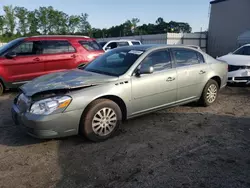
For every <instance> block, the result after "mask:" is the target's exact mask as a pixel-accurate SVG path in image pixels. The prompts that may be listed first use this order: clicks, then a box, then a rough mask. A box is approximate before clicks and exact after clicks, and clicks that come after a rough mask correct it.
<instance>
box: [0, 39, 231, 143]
mask: <svg viewBox="0 0 250 188" xmlns="http://www.w3.org/2000/svg"><path fill="white" fill-rule="evenodd" d="M51 39H53V40H55V41H56V43H57V42H58V40H59V41H60V44H61V40H63V39H62V38H53V37H51V38H49V40H51ZM19 40H21V41H19ZM46 40H48V37H46V38H43V37H31V38H25V39H18V40H17V41H14V42H11V43H10V44H8V45H7V46H6V47H5V48H3V49H5V50H3V49H1V51H2V50H3V53H2V54H3V55H2V62H1V63H0V67H1V68H2V67H4V68H5V71H7V73H5V72H4V74H5V75H8V76H7V77H6V78H8V79H7V80H8V83H9V82H10V83H13V82H15V81H16V80H18V79H17V78H19V79H20V80H26V78H27V80H28V79H32V78H33V77H37V76H40V77H38V78H35V79H33V80H32V81H30V82H28V83H26V84H24V85H22V86H21V87H20V90H21V92H20V94H19V95H18V96H17V97H16V98H15V100H14V103H13V106H12V117H13V120H14V122H15V123H16V124H17V125H20V127H22V128H24V130H25V131H26V132H27V133H28V134H30V135H32V136H34V137H38V138H57V137H64V136H71V135H77V134H82V135H84V136H85V137H87V138H88V139H90V140H92V141H103V140H105V139H108V138H110V137H111V136H112V135H114V133H115V131H116V130H117V129H118V127H119V125H120V124H121V123H122V121H123V120H125V119H130V118H133V117H136V116H140V115H143V114H146V113H149V112H153V111H156V110H160V109H163V108H169V107H173V106H176V105H182V104H186V103H190V102H193V101H198V102H199V103H200V104H202V105H203V106H209V105H212V104H213V103H214V102H215V101H216V99H217V96H218V93H219V90H220V89H221V88H223V87H225V85H226V83H227V72H228V66H227V64H226V63H225V62H222V61H218V60H216V59H214V58H212V57H210V56H209V55H208V54H206V53H204V52H202V51H201V50H200V49H197V48H195V47H189V46H177V45H175V46H167V45H126V46H124V47H119V48H114V49H112V50H109V51H107V52H106V53H104V51H103V50H102V49H101V47H100V45H99V44H97V43H96V41H95V40H94V39H90V38H85V37H83V38H82V37H69V38H68V39H67V40H63V45H62V44H61V45H58V46H60V47H58V50H59V54H60V55H58V54H56V56H57V58H59V59H60V58H61V59H60V60H59V61H57V58H54V59H52V58H50V57H54V56H53V55H52V56H48V52H51V53H52V54H54V53H55V50H54V46H55V44H54V45H51V46H50V45H49V46H50V47H47V45H46V44H47V43H49V42H50V41H46ZM30 41H32V44H31V46H29V47H25V48H24V49H25V50H24V51H22V50H19V48H21V47H19V46H22V44H26V43H28V44H29V42H30ZM37 43H38V44H37ZM66 44H67V45H66ZM29 45H30V44H29ZM37 46H39V47H37ZM26 48H28V49H31V50H26ZM16 49H18V50H19V51H18V50H16ZM62 49H63V50H62ZM20 51H21V54H23V53H24V54H27V56H24V57H23V56H20V57H19V55H18V54H19V53H20ZM44 51H45V52H47V53H45V54H44ZM56 52H58V51H56ZM101 54H102V55H101ZM72 56H73V57H72ZM64 57H65V58H64ZM19 58H21V59H22V58H27V59H29V58H31V60H32V61H31V62H29V63H26V61H24V60H23V61H22V62H21V63H20V62H16V61H18V60H19ZM37 58H38V59H39V60H38V59H37ZM70 61H72V62H71V63H70ZM53 62H55V65H54V64H53ZM81 64H85V66H81ZM64 65H67V67H65V68H63V69H62V68H61V66H64ZM24 66H25V67H24ZM8 67H10V69H8ZM12 67H19V68H16V69H15V70H12V69H11V68H12ZM48 67H49V68H50V69H49V70H47V68H48ZM76 67H78V69H76ZM19 69H20V70H19ZM26 69H27V70H28V71H29V72H26V71H27V70H26ZM33 69H35V70H36V71H38V69H39V70H43V71H40V73H34V72H36V71H34V70H33ZM66 69H73V70H66ZM58 70H60V71H58ZM18 71H22V72H18ZM32 71H34V72H32ZM16 72H18V74H16ZM41 72H42V73H41ZM47 73H51V74H47ZM43 74H46V75H43ZM12 75H15V76H12ZM41 75H43V76H41ZM29 76H30V77H29ZM24 77H25V79H24ZM3 83H6V80H5V79H4V80H3ZM4 86H5V85H4Z"/></svg>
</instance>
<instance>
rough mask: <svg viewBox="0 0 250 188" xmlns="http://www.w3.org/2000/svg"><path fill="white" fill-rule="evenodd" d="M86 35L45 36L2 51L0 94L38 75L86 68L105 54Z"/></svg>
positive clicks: (18, 42)
mask: <svg viewBox="0 0 250 188" xmlns="http://www.w3.org/2000/svg"><path fill="white" fill-rule="evenodd" d="M103 53H104V50H103V49H102V47H101V46H100V45H99V44H98V43H97V42H96V40H95V39H92V38H89V37H87V36H71V35H70V36H64V35H57V36H56V35H46V36H33V37H26V38H18V39H15V40H13V41H11V42H9V43H7V44H6V45H4V46H2V47H1V48H0V95H2V94H3V92H4V89H6V88H7V89H8V88H15V87H18V86H20V85H21V84H23V83H25V82H27V81H30V80H32V79H34V78H36V77H38V76H42V75H45V74H48V73H53V72H58V71H64V70H68V69H74V68H77V67H81V66H85V65H86V64H88V63H89V62H90V61H92V60H93V59H95V58H96V57H98V56H99V55H101V54H103Z"/></svg>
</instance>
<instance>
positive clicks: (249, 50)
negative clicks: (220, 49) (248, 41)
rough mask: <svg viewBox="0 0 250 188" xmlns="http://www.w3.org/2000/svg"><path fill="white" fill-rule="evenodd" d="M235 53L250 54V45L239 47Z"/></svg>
mask: <svg viewBox="0 0 250 188" xmlns="http://www.w3.org/2000/svg"><path fill="white" fill-rule="evenodd" d="M233 54H235V55H247V56H249V55H250V46H243V47H241V48H239V49H237V50H236V51H235V52H233Z"/></svg>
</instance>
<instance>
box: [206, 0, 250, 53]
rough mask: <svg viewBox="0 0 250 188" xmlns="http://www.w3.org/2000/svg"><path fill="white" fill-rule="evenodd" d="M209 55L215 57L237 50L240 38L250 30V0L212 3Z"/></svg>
mask: <svg viewBox="0 0 250 188" xmlns="http://www.w3.org/2000/svg"><path fill="white" fill-rule="evenodd" d="M210 5H211V8H210V21H209V29H208V53H209V54H210V55H212V56H214V57H216V56H221V55H224V54H227V53H229V52H231V51H233V50H235V49H236V48H237V47H238V46H239V44H238V42H237V40H238V37H239V36H240V35H241V34H243V33H244V32H246V31H248V30H250V0H213V1H211V2H210Z"/></svg>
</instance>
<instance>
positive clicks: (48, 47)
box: [42, 40, 75, 54]
mask: <svg viewBox="0 0 250 188" xmlns="http://www.w3.org/2000/svg"><path fill="white" fill-rule="evenodd" d="M42 43H43V54H59V53H72V52H75V49H74V48H73V46H72V45H71V44H70V43H69V42H68V41H60V40H54V41H53V40H48V41H42Z"/></svg>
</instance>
